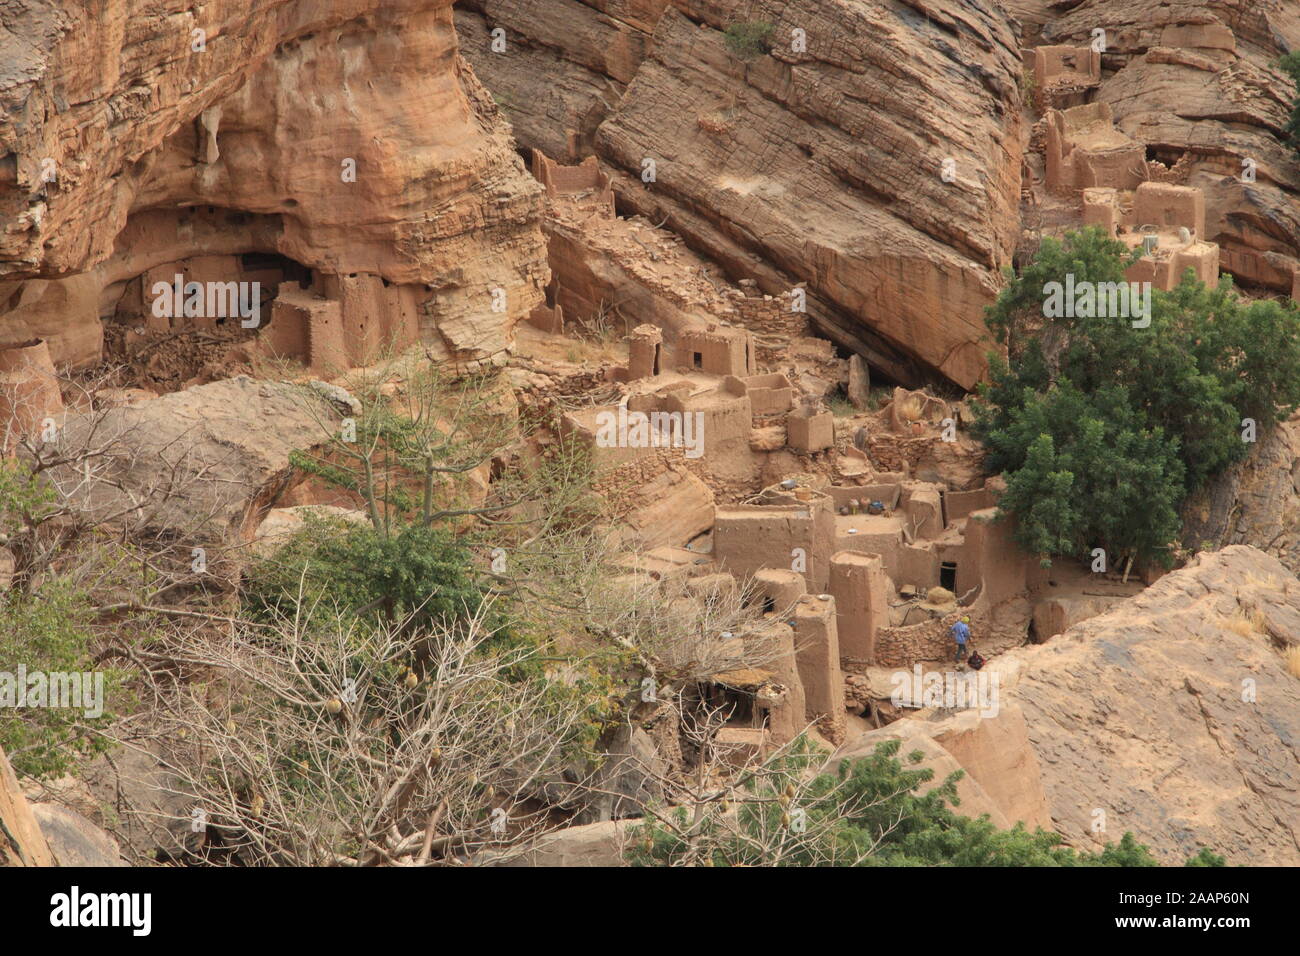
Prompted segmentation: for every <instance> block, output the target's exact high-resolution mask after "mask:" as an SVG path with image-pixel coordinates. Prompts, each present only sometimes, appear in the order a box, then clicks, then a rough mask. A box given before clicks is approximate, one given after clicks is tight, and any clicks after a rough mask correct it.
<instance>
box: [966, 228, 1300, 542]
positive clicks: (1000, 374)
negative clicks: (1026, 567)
mask: <svg viewBox="0 0 1300 956" xmlns="http://www.w3.org/2000/svg"><path fill="white" fill-rule="evenodd" d="M1133 256H1134V253H1132V252H1130V251H1129V250H1128V249H1127V248H1126V247H1125V246H1124V245H1123V244H1122V243H1120V242H1117V241H1116V240H1113V239H1110V238H1109V237H1107V236H1106V235H1105V234H1104V233H1103V232H1102V231H1101V230H1099V229H1086V230H1083V231H1082V232H1073V233H1067V235H1066V236H1065V237H1064V239H1063V240H1056V239H1050V238H1049V239H1045V240H1044V241H1043V244H1042V247H1041V248H1040V250H1039V253H1038V255H1037V256H1036V258H1035V259H1034V261H1033V262H1032V263H1030V264H1029V265H1028V266H1027V267H1025V268H1024V269H1023V270H1022V272H1021V273H1020V274H1019V275H1010V276H1009V277H1008V282H1007V285H1006V287H1005V288H1004V289H1003V290H1002V292H1001V294H1000V295H999V297H998V299H997V301H996V302H995V303H994V305H993V306H991V307H990V308H989V310H988V313H987V315H986V321H987V324H988V326H989V328H990V330H991V331H992V332H993V334H994V336H995V337H996V338H997V339H998V341H1000V342H1001V343H1002V344H1004V345H1005V346H1006V347H1007V355H1006V358H1003V357H1001V356H994V357H993V358H992V360H991V363H990V379H991V381H990V382H989V383H988V384H987V385H985V386H982V388H981V390H980V394H979V396H978V398H977V399H976V400H975V402H974V406H975V414H976V423H975V427H974V431H975V434H976V435H977V436H978V437H979V438H981V440H982V441H983V442H984V444H985V446H986V447H987V449H988V452H989V454H988V458H987V464H988V466H989V468H990V469H992V470H994V471H1000V472H1003V473H1005V475H1006V479H1007V485H1008V491H1007V494H1006V496H1005V497H1004V498H1003V499H1002V502H1001V504H1000V507H1001V510H1002V511H1003V512H1004V513H1013V514H1015V515H1016V516H1017V532H1016V533H1017V537H1018V540H1019V541H1020V543H1021V544H1022V546H1024V547H1025V548H1026V549H1027V550H1029V551H1031V552H1033V553H1037V554H1040V555H1042V556H1043V558H1044V560H1047V561H1050V558H1051V556H1053V555H1062V554H1075V555H1077V554H1080V553H1081V552H1083V551H1085V550H1088V549H1091V548H1093V547H1103V548H1106V549H1107V551H1108V552H1109V553H1112V554H1116V555H1120V556H1124V555H1127V557H1128V560H1129V562H1130V563H1131V562H1132V560H1134V559H1137V558H1142V559H1158V560H1161V561H1164V562H1166V563H1167V562H1168V559H1169V556H1170V550H1169V545H1170V544H1171V542H1172V541H1173V540H1174V538H1175V537H1176V535H1177V533H1178V528H1179V521H1178V509H1179V507H1180V506H1181V504H1182V502H1183V500H1184V499H1185V498H1186V496H1187V494H1188V492H1189V491H1191V490H1193V489H1195V488H1197V487H1199V486H1200V485H1201V484H1203V483H1204V482H1205V481H1206V480H1207V479H1208V478H1210V477H1211V476H1212V475H1214V474H1216V473H1218V472H1220V471H1221V470H1222V469H1223V468H1225V467H1227V466H1228V465H1230V464H1232V463H1233V462H1235V461H1239V460H1240V459H1242V458H1243V457H1245V455H1246V454H1247V453H1248V452H1249V449H1250V445H1249V444H1248V443H1247V442H1245V441H1243V440H1242V429H1243V426H1244V425H1245V420H1246V419H1251V420H1253V421H1254V422H1255V426H1256V429H1257V431H1258V433H1260V434H1262V433H1263V431H1264V430H1265V429H1267V428H1269V427H1270V426H1272V425H1274V424H1275V423H1276V422H1277V421H1278V420H1279V419H1280V418H1282V417H1284V416H1285V415H1288V414H1290V412H1291V411H1293V410H1294V409H1295V408H1296V407H1298V406H1300V319H1298V318H1297V313H1296V310H1295V308H1294V306H1291V305H1285V306H1284V305H1282V304H1280V303H1278V302H1273V301H1261V302H1252V303H1246V302H1243V301H1242V300H1241V299H1240V297H1239V296H1238V295H1237V294H1236V293H1235V291H1234V290H1233V288H1232V283H1231V280H1230V279H1228V278H1225V279H1224V280H1223V281H1221V282H1220V283H1219V286H1218V287H1217V288H1214V289H1210V288H1208V287H1207V286H1206V285H1205V284H1204V283H1201V282H1198V281H1196V280H1195V279H1194V277H1192V276H1191V274H1190V273H1189V274H1188V275H1187V276H1186V277H1184V279H1183V281H1182V282H1181V283H1180V284H1179V285H1178V286H1177V287H1176V288H1175V289H1174V290H1173V291H1172V292H1169V293H1165V292H1161V291H1159V290H1155V291H1154V292H1153V294H1152V297H1151V302H1150V313H1149V315H1146V316H1143V317H1142V318H1144V319H1146V320H1149V321H1148V323H1147V324H1146V325H1145V327H1134V324H1133V320H1134V315H1133V314H1130V315H1129V316H1123V317H1121V316H1117V315H1115V314H1113V312H1112V311H1111V309H1110V308H1109V307H1107V308H1105V309H1102V308H1087V307H1083V308H1080V309H1078V310H1075V311H1074V314H1064V313H1062V312H1061V311H1060V310H1049V309H1048V308H1046V305H1047V304H1048V301H1049V299H1050V293H1049V290H1050V289H1053V286H1052V285H1051V284H1052V283H1059V284H1060V286H1061V287H1064V288H1067V289H1068V288H1070V287H1074V288H1076V289H1078V288H1083V287H1084V285H1083V284H1084V283H1093V284H1094V285H1093V286H1092V288H1097V287H1098V286H1100V288H1102V289H1106V288H1118V286H1114V287H1112V286H1110V285H1109V284H1111V283H1116V284H1119V283H1124V282H1125V280H1124V271H1125V269H1126V268H1127V267H1128V265H1129V264H1131V263H1132V261H1133ZM1098 300H1100V295H1099V296H1098ZM1080 304H1081V305H1082V303H1080ZM1108 305H1109V304H1108ZM1049 311H1051V312H1052V314H1051V315H1047V314H1045V313H1047V312H1049ZM1097 313H1104V314H1097Z"/></svg>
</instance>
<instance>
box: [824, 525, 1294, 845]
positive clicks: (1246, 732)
mask: <svg viewBox="0 0 1300 956" xmlns="http://www.w3.org/2000/svg"><path fill="white" fill-rule="evenodd" d="M1297 643H1300V581H1297V580H1296V578H1295V576H1294V575H1292V574H1290V573H1289V572H1288V571H1287V569H1286V568H1285V567H1283V566H1282V565H1281V564H1280V563H1279V562H1278V561H1277V560H1276V559H1275V558H1272V557H1270V556H1268V555H1265V554H1263V553H1262V552H1260V551H1258V550H1256V549H1255V548H1249V547H1241V546H1236V547H1229V548H1225V549H1224V550H1222V551H1218V552H1213V553H1206V554H1203V555H1200V556H1199V557H1197V558H1196V559H1195V560H1194V561H1193V562H1192V563H1191V564H1190V565H1189V566H1188V567H1186V568H1184V569H1182V570H1179V571H1175V572H1173V573H1172V574H1169V575H1167V576H1165V577H1164V578H1162V579H1161V580H1160V581H1158V582H1157V583H1156V584H1155V585H1153V586H1152V587H1150V588H1149V589H1147V590H1146V591H1144V592H1143V593H1141V594H1139V595H1137V596H1136V597H1133V598H1131V599H1129V600H1127V601H1125V602H1123V603H1122V604H1120V605H1118V606H1117V607H1115V608H1113V609H1112V610H1110V611H1108V612H1106V613H1104V614H1102V615H1100V616H1098V617H1095V618H1093V619H1091V620H1089V621H1085V622H1083V623H1081V624H1077V625H1075V626H1074V627H1072V628H1070V629H1069V630H1068V631H1066V632H1065V633H1064V634H1062V635H1060V636H1059V637H1056V638H1053V639H1052V640H1051V641H1049V642H1048V643H1046V644H1041V645H1030V646H1027V647H1023V648H1019V649H1017V650H1014V651H1011V652H1009V653H1007V654H1003V655H999V656H996V657H994V658H993V659H992V661H991V662H990V663H989V664H988V665H987V666H986V667H985V669H984V671H983V672H981V676H982V677H983V676H984V675H989V676H990V677H992V676H994V675H996V678H997V680H998V685H997V698H996V702H997V705H998V706H997V712H996V713H992V712H991V711H989V712H980V711H976V710H959V711H957V712H955V713H954V712H953V711H951V710H948V711H944V710H939V709H926V710H921V711H914V712H912V716H910V717H909V718H907V719H904V720H900V721H897V722H895V723H892V724H889V725H887V726H886V727H884V728H882V729H880V730H874V731H871V732H869V733H867V734H864V735H862V736H861V737H860V738H858V739H857V740H856V741H855V742H853V743H852V744H850V745H848V746H847V747H846V748H844V750H843V751H842V755H845V756H847V755H852V754H865V753H869V752H870V751H871V750H872V749H873V748H874V746H875V744H876V743H878V742H879V741H881V740H885V739H890V738H901V739H902V740H903V741H904V742H905V746H906V748H907V749H908V750H910V749H912V748H914V747H916V748H919V749H921V750H922V751H923V752H925V753H926V754H927V763H926V765H927V766H931V767H933V768H934V769H935V772H936V774H937V775H939V776H942V775H946V774H947V773H950V772H951V771H952V770H954V769H962V770H964V771H965V772H966V777H967V778H968V779H967V780H964V781H963V782H962V787H963V788H964V789H962V790H961V791H959V793H960V795H961V797H962V805H961V806H960V807H959V808H958V809H959V812H962V813H966V814H969V815H972V816H976V815H979V814H981V813H988V814H989V816H990V817H991V819H992V820H993V822H994V823H996V824H998V825H999V826H1005V825H1010V824H1012V823H1015V822H1017V821H1022V822H1024V823H1025V824H1026V825H1028V826H1030V827H1033V826H1037V825H1042V826H1045V827H1047V828H1048V829H1054V830H1056V831H1057V832H1058V833H1060V834H1061V835H1062V836H1063V837H1064V839H1065V841H1066V842H1067V843H1068V844H1070V845H1071V846H1074V847H1077V848H1080V849H1096V848H1099V847H1100V846H1101V845H1102V844H1103V843H1106V842H1111V841H1115V840H1118V839H1119V838H1120V837H1121V836H1122V835H1123V834H1124V832H1125V831H1128V830H1131V831H1133V833H1134V834H1135V835H1136V836H1137V838H1138V840H1139V841H1140V842H1142V843H1146V844H1148V845H1149V846H1150V847H1151V849H1152V852H1153V853H1155V855H1156V856H1157V858H1159V859H1160V860H1161V862H1162V863H1166V864H1181V863H1182V862H1183V861H1184V860H1185V859H1186V858H1187V857H1189V856H1193V855H1195V854H1196V853H1197V851H1198V850H1199V848H1200V847H1202V846H1209V847H1211V848H1213V849H1214V850H1215V851H1216V852H1219V853H1222V854H1225V855H1226V856H1227V858H1228V861H1229V863H1232V864H1239V865H1247V866H1258V865H1291V866H1294V865H1296V864H1297V863H1300V680H1298V679H1297V678H1296V677H1295V676H1294V675H1292V674H1290V673H1288V672H1287V669H1286V665H1285V663H1284V659H1283V655H1282V653H1281V651H1282V649H1283V648H1285V647H1287V646H1295V645H1296V644H1297ZM936 745H937V749H936ZM1097 827H1100V829H1098V828H1097Z"/></svg>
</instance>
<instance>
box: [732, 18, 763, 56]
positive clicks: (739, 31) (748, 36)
mask: <svg viewBox="0 0 1300 956" xmlns="http://www.w3.org/2000/svg"><path fill="white" fill-rule="evenodd" d="M775 29H776V28H775V27H774V26H773V25H772V24H771V23H769V22H768V21H766V20H747V21H746V20H742V21H740V22H738V23H733V24H731V25H730V26H728V27H727V29H726V30H724V31H723V36H724V37H725V38H726V43H727V49H728V50H730V51H731V53H732V54H733V55H734V56H738V57H740V58H741V59H742V60H752V59H754V58H755V57H758V56H762V55H763V54H765V53H769V52H771V49H772V31H773V30H775Z"/></svg>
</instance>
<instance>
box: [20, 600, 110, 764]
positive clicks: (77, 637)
mask: <svg viewBox="0 0 1300 956" xmlns="http://www.w3.org/2000/svg"><path fill="white" fill-rule="evenodd" d="M90 622H91V608H90V605H89V604H88V603H87V602H86V600H85V598H84V596H83V595H82V594H81V593H80V592H78V591H76V590H75V589H73V588H72V587H70V586H68V585H66V584H63V583H53V584H49V585H46V586H45V587H43V588H41V590H40V592H39V593H37V594H34V595H24V594H20V593H10V594H7V595H4V596H2V597H0V669H2V670H4V671H7V672H8V674H7V675H5V676H4V677H0V700H3V704H2V705H0V748H3V749H4V751H5V753H6V754H8V756H9V761H10V763H12V765H13V768H14V771H15V772H16V773H18V774H20V775H24V776H30V777H36V778H44V777H51V778H53V777H60V776H63V775H64V774H66V773H67V772H68V771H69V770H71V769H72V768H73V766H74V764H75V763H76V762H77V761H78V760H79V759H82V758H86V757H91V756H94V755H95V754H98V753H102V752H103V751H105V750H106V749H107V743H106V741H105V740H104V738H103V737H101V736H99V735H98V734H97V733H95V731H97V730H101V729H103V728H105V727H107V726H108V725H109V723H110V722H111V721H112V718H113V714H112V713H111V712H110V710H109V708H108V704H109V702H110V701H112V702H114V703H115V704H116V705H117V706H116V707H115V708H114V709H117V710H125V709H128V705H129V702H128V701H127V700H126V699H125V696H124V695H125V690H124V689H123V687H122V681H121V675H120V674H119V672H117V671H115V670H110V669H106V668H104V667H103V666H101V665H100V664H97V663H96V661H95V659H94V656H93V655H92V653H91V650H90V646H91V642H92V634H91V631H90ZM20 665H21V666H22V667H23V668H24V669H25V672H26V674H27V675H28V677H30V676H31V675H32V674H34V673H36V672H40V673H42V674H44V675H45V676H46V678H47V679H48V676H49V675H51V674H80V675H83V676H84V675H88V674H90V673H92V672H96V673H98V674H100V675H102V678H103V697H102V699H101V700H100V701H99V703H100V704H101V706H102V707H103V713H102V714H99V715H94V716H91V715H89V714H88V713H87V712H86V710H85V709H84V708H82V709H76V708H72V707H52V706H26V707H22V708H17V709H11V707H13V706H14V705H16V703H17V695H18V694H19V693H20V690H19V688H18V687H17V678H18V674H19V670H18V669H19V666H20ZM10 679H12V680H13V681H14V683H13V685H9V686H6V685H8V681H9V680H10ZM29 686H30V685H29ZM83 686H84V685H83ZM9 693H13V694H14V695H15V699H14V700H13V701H12V702H11V701H9V700H7V699H6V698H7V697H8V694H9ZM83 693H85V691H83ZM83 701H84V698H83ZM51 702H52V701H50V700H49V699H48V698H47V704H48V703H51ZM87 703H88V702H87Z"/></svg>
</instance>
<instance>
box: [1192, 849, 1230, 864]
mask: <svg viewBox="0 0 1300 956" xmlns="http://www.w3.org/2000/svg"><path fill="white" fill-rule="evenodd" d="M1187 865H1188V866H1227V865H1228V861H1227V860H1225V859H1224V858H1223V857H1221V856H1219V854H1217V853H1215V852H1214V851H1213V850H1211V849H1210V848H1209V847H1208V846H1203V847H1201V851H1200V852H1199V853H1197V854H1196V856H1193V857H1190V858H1188V860H1187Z"/></svg>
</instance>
